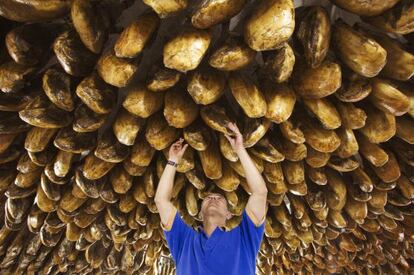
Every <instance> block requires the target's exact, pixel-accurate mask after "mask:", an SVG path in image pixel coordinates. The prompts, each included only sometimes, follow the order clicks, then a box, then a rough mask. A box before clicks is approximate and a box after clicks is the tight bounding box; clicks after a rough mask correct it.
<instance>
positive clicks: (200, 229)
mask: <svg viewBox="0 0 414 275" xmlns="http://www.w3.org/2000/svg"><path fill="white" fill-rule="evenodd" d="M217 227H218V228H219V229H220V230H221V231H223V232H225V231H226V228H225V227H224V226H217ZM196 230H197V232H204V228H203V226H202V225H199V226H197V227H196Z"/></svg>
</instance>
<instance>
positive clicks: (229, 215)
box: [226, 211, 233, 220]
mask: <svg viewBox="0 0 414 275" xmlns="http://www.w3.org/2000/svg"><path fill="white" fill-rule="evenodd" d="M232 217H233V214H232V213H231V212H230V211H227V215H226V219H227V220H230V219H231V218H232Z"/></svg>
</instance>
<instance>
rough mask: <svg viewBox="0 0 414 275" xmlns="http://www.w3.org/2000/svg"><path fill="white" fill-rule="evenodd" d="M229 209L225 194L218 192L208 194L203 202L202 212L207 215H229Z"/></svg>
mask: <svg viewBox="0 0 414 275" xmlns="http://www.w3.org/2000/svg"><path fill="white" fill-rule="evenodd" d="M228 213H229V211H228V208H227V200H226V199H225V198H224V196H223V195H221V194H218V193H210V194H208V195H207V196H206V197H205V198H204V200H203V202H202V203H201V214H202V216H206V215H220V216H223V217H224V218H226V217H227V215H228Z"/></svg>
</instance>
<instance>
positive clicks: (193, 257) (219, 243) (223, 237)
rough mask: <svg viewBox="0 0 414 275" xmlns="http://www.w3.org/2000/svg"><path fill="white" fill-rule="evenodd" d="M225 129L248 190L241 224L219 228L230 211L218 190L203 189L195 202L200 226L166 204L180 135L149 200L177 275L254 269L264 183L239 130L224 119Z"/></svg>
mask: <svg viewBox="0 0 414 275" xmlns="http://www.w3.org/2000/svg"><path fill="white" fill-rule="evenodd" d="M228 128H229V129H230V130H231V131H232V132H233V135H231V136H229V135H226V138H227V139H228V141H229V142H230V144H231V146H232V148H233V150H234V151H235V152H236V153H237V155H238V157H239V160H240V162H241V164H242V166H243V169H244V171H245V175H246V180H247V184H248V186H249V188H250V191H251V195H250V197H249V200H248V202H247V205H246V208H245V209H244V210H243V214H242V219H241V223H240V224H239V225H238V226H237V227H236V228H233V229H232V230H230V231H227V232H226V231H224V230H223V229H222V227H223V226H224V225H225V223H226V220H227V219H230V218H231V216H232V215H231V213H230V212H229V210H228V208H227V201H226V199H225V197H224V196H223V195H222V194H219V193H210V194H208V195H207V196H206V197H205V198H204V200H203V202H202V204H201V210H200V218H201V219H202V222H203V226H202V228H201V231H199V232H197V231H195V230H194V229H193V228H192V227H190V226H188V225H187V224H185V223H184V222H183V220H182V219H181V217H180V215H179V214H178V212H177V209H176V208H175V206H174V205H173V204H172V203H171V193H172V189H173V182H174V175H175V170H176V168H175V167H176V164H177V163H178V162H179V161H180V159H181V157H182V156H183V154H184V152H185V150H186V148H187V146H188V145H187V144H185V145H183V139H180V140H179V141H177V142H176V143H174V144H173V145H172V146H171V148H170V151H169V159H168V164H167V166H166V168H165V170H164V172H163V174H162V176H161V178H160V182H159V184H158V187H157V192H156V194H155V203H156V205H157V207H158V211H159V213H160V217H161V225H162V227H163V229H164V234H165V237H166V240H167V243H168V247H169V248H170V251H171V254H172V257H173V259H174V262H175V264H176V267H177V275H221V274H223V275H224V274H225V275H254V274H255V268H256V258H257V254H258V252H259V248H260V243H261V241H262V239H263V233H264V221H265V217H266V210H267V209H266V198H267V188H266V184H265V182H264V180H263V177H262V176H261V174H260V172H259V171H258V170H257V168H256V166H255V164H254V162H253V161H252V159H251V158H250V156H249V154H248V153H247V151H246V149H245V148H244V146H243V138H242V135H241V133H240V131H239V129H238V128H237V126H236V125H235V124H234V123H229V125H228Z"/></svg>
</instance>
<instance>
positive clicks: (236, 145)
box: [224, 122, 244, 153]
mask: <svg viewBox="0 0 414 275" xmlns="http://www.w3.org/2000/svg"><path fill="white" fill-rule="evenodd" d="M227 127H228V128H229V129H230V130H231V131H232V132H233V135H227V134H225V135H224V136H225V137H226V138H227V140H228V141H229V142H230V145H231V147H232V148H233V150H234V152H236V153H238V152H240V151H241V150H243V149H244V145H243V136H242V134H241V133H240V130H239V128H238V127H237V125H236V123H232V122H229V123H228V124H227Z"/></svg>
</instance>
